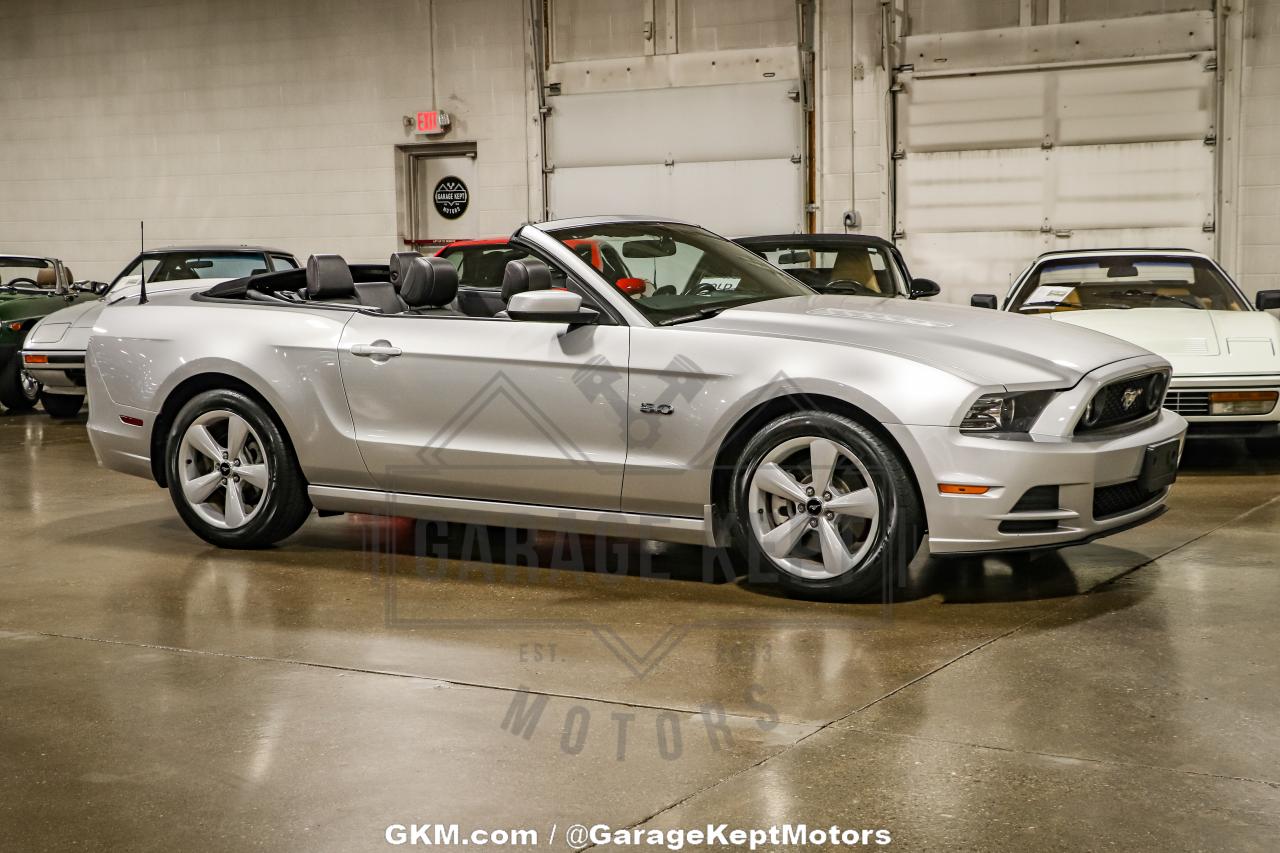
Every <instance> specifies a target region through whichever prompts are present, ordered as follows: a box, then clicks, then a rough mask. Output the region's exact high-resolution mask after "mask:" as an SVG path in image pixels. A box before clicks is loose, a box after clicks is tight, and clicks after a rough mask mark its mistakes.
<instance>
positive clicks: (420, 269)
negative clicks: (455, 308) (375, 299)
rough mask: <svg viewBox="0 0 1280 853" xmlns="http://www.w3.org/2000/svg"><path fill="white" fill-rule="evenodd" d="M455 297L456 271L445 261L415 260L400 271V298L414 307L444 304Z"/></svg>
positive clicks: (442, 259) (419, 257)
mask: <svg viewBox="0 0 1280 853" xmlns="http://www.w3.org/2000/svg"><path fill="white" fill-rule="evenodd" d="M457 295H458V268H457V267H455V266H454V265H453V264H451V263H449V262H448V261H446V260H445V259H444V258H424V257H422V256H421V255H419V256H418V257H416V258H414V259H413V260H412V261H410V262H409V263H408V265H407V266H406V267H405V268H404V270H403V271H402V272H401V276H400V298H401V299H403V300H404V301H405V302H407V303H408V304H409V305H410V306H411V307H414V308H425V307H433V308H438V307H440V306H441V305H447V304H448V303H450V302H452V301H453V298H454V297H455V296H457Z"/></svg>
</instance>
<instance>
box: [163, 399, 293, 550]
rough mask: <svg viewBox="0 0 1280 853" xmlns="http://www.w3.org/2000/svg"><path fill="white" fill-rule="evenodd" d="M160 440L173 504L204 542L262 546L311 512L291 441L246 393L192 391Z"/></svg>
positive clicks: (281, 534)
mask: <svg viewBox="0 0 1280 853" xmlns="http://www.w3.org/2000/svg"><path fill="white" fill-rule="evenodd" d="M165 446H166V448H167V450H166V454H167V458H166V472H167V475H168V483H169V493H170V495H171V496H172V498H173V503H174V506H175V507H177V509H178V514H179V515H181V516H182V520H183V521H185V522H186V523H187V526H188V527H190V528H191V530H192V532H194V533H195V534H196V535H197V536H199V537H200V538H201V539H203V540H205V541H206V542H209V543H211V544H213V545H217V546H219V547H222V548H261V547H263V546H266V545H270V544H272V543H274V542H278V541H279V540H281V539H284V538H285V537H286V536H289V535H290V534H292V533H293V532H295V531H296V530H297V529H298V528H299V527H301V526H302V523H303V522H304V521H306V518H307V515H308V514H309V513H310V512H311V502H310V501H309V500H308V498H307V488H306V481H305V480H304V479H303V476H302V471H301V469H300V468H299V467H298V462H297V459H296V458H295V456H294V453H293V450H292V448H291V447H290V446H289V443H288V441H287V440H286V439H285V437H284V435H283V433H282V432H281V431H280V428H279V427H278V426H277V425H276V423H275V421H274V420H273V419H272V418H271V416H270V415H269V414H267V412H266V410H265V409H264V408H263V407H262V405H260V404H259V403H258V402H257V401H255V400H253V399H252V398H250V397H248V396H246V395H245V394H242V393H240V392H238V391H230V390H216V391H206V392H204V393H202V394H199V395H197V396H196V397H194V398H192V399H191V401H190V402H188V403H187V404H186V405H185V406H183V407H182V410H181V411H180V412H179V413H178V416H177V417H176V418H175V419H174V421H173V426H172V427H171V428H170V430H169V435H168V437H167V440H166V443H165Z"/></svg>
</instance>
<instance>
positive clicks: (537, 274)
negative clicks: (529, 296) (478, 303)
mask: <svg viewBox="0 0 1280 853" xmlns="http://www.w3.org/2000/svg"><path fill="white" fill-rule="evenodd" d="M550 289H551V267H549V266H547V265H546V264H544V263H543V262H542V261H540V260H538V259H537V258H524V259H523V260H519V261H507V268H506V269H505V270H503V272H502V301H503V302H510V301H511V297H513V296H515V295H516V294H517V293H524V292H525V291H527V290H550Z"/></svg>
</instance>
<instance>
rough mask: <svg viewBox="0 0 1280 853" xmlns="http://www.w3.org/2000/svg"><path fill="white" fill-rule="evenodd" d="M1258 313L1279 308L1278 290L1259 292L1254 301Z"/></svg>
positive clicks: (1279, 295) (1279, 297)
mask: <svg viewBox="0 0 1280 853" xmlns="http://www.w3.org/2000/svg"><path fill="white" fill-rule="evenodd" d="M1254 304H1255V305H1257V306H1258V310H1259V311H1274V310H1275V309H1277V308H1280V290H1259V291H1258V295H1257V297H1256V299H1255V301H1254Z"/></svg>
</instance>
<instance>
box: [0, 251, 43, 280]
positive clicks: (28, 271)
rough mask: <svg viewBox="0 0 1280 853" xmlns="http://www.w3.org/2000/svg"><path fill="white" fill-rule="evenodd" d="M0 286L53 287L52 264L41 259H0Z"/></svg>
mask: <svg viewBox="0 0 1280 853" xmlns="http://www.w3.org/2000/svg"><path fill="white" fill-rule="evenodd" d="M0 284H12V285H13V286H14V287H53V286H54V284H55V281H54V269H53V263H52V262H51V261H46V260H43V259H41V258H18V257H0Z"/></svg>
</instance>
